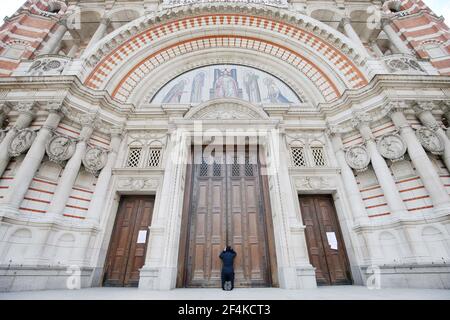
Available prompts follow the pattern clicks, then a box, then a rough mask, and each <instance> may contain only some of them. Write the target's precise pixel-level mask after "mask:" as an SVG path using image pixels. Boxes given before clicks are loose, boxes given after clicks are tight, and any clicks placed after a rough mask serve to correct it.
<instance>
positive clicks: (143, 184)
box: [118, 177, 159, 191]
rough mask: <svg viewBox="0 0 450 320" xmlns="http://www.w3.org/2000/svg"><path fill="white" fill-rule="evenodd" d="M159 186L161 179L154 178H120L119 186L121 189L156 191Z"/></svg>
mask: <svg viewBox="0 0 450 320" xmlns="http://www.w3.org/2000/svg"><path fill="white" fill-rule="evenodd" d="M158 186H159V179H158V178H155V177H152V178H139V177H133V178H124V179H121V180H119V182H118V187H119V189H120V190H129V191H139V190H153V191H155V190H156V189H157V188H158Z"/></svg>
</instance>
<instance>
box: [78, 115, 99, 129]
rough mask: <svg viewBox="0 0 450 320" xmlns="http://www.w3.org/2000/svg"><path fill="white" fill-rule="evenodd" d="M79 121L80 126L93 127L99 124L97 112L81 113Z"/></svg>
mask: <svg viewBox="0 0 450 320" xmlns="http://www.w3.org/2000/svg"><path fill="white" fill-rule="evenodd" d="M80 123H81V126H82V127H87V128H95V127H97V126H98V125H99V124H100V119H99V114H98V112H95V113H83V114H82V115H81V116H80Z"/></svg>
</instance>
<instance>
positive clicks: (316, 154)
mask: <svg viewBox="0 0 450 320" xmlns="http://www.w3.org/2000/svg"><path fill="white" fill-rule="evenodd" d="M311 153H312V156H313V160H314V165H316V166H318V167H323V166H325V165H326V161H325V153H324V151H323V148H322V147H312V148H311Z"/></svg>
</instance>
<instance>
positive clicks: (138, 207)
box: [103, 196, 155, 287]
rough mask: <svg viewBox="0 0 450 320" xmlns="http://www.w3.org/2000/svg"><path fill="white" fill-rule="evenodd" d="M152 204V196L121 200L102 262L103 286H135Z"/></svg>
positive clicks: (144, 246) (145, 243) (141, 261)
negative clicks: (105, 256)
mask: <svg viewBox="0 0 450 320" xmlns="http://www.w3.org/2000/svg"><path fill="white" fill-rule="evenodd" d="M154 203H155V197H154V196H123V197H122V198H121V200H120V204H119V209H118V211H117V215H116V221H115V224H114V229H113V233H112V237H111V241H110V245H109V249H108V254H107V258H106V261H105V268H104V270H105V272H104V278H103V279H104V281H103V285H104V286H114V287H137V286H138V283H139V269H140V268H142V267H143V265H144V263H145V253H146V250H147V241H148V232H149V229H148V227H149V226H150V223H151V220H152V214H153V206H154Z"/></svg>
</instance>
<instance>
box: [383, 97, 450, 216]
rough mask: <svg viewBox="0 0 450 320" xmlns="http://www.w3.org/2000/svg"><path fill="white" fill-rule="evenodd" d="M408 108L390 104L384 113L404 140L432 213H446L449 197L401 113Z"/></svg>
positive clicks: (394, 103) (449, 205)
mask: <svg viewBox="0 0 450 320" xmlns="http://www.w3.org/2000/svg"><path fill="white" fill-rule="evenodd" d="M406 108H408V106H407V105H406V103H404V102H391V103H389V104H388V105H387V106H386V107H385V111H387V114H388V115H390V117H391V119H392V121H393V122H394V124H395V126H396V127H397V129H398V130H399V131H400V135H401V136H402V138H403V139H404V141H405V143H406V145H407V148H408V155H409V157H410V159H411V161H412V163H413V164H414V167H415V168H416V171H417V173H418V174H419V176H420V179H421V180H422V182H423V184H424V186H425V189H426V190H427V191H428V194H429V195H430V198H431V201H432V203H433V206H434V211H435V212H438V213H448V210H449V209H450V196H449V195H448V194H447V191H446V190H445V187H444V185H443V183H442V181H441V179H440V178H439V175H438V173H437V172H436V169H435V168H434V166H433V164H432V162H431V160H430V159H429V158H428V155H427V153H426V152H425V150H424V148H423V147H422V144H421V143H420V142H419V140H418V139H417V137H416V134H415V132H414V130H413V128H412V127H411V126H410V124H409V122H408V120H407V119H406V117H405V115H404V114H403V111H404V110H405V109H406Z"/></svg>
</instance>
